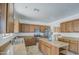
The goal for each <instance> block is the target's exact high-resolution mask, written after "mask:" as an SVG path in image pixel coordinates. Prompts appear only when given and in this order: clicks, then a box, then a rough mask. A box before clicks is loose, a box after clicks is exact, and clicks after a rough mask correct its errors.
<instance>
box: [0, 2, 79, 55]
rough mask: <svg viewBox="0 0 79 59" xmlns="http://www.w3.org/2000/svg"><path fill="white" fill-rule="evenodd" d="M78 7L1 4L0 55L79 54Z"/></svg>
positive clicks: (72, 5) (42, 4) (46, 4)
mask: <svg viewBox="0 0 79 59" xmlns="http://www.w3.org/2000/svg"><path fill="white" fill-rule="evenodd" d="M78 6H79V4H73V3H71V4H66V3H64V4H62V3H58V4H57V3H55V4H53V3H50V4H48V3H45V4H44V3H41V4H40V3H37V4H36V3H0V55H78V54H79V33H78V32H79V28H78V27H79V17H78V16H79V14H78V13H79V11H78V10H79V8H78ZM66 10H67V11H66ZM60 14H61V15H60Z"/></svg>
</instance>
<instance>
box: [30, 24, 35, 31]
mask: <svg viewBox="0 0 79 59" xmlns="http://www.w3.org/2000/svg"><path fill="white" fill-rule="evenodd" d="M35 28H36V26H35V25H33V24H30V32H34V30H35Z"/></svg>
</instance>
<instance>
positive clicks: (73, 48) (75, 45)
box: [69, 40, 78, 53]
mask: <svg viewBox="0 0 79 59" xmlns="http://www.w3.org/2000/svg"><path fill="white" fill-rule="evenodd" d="M77 48H78V42H77V41H75V40H71V41H70V48H69V49H70V51H73V52H75V53H77Z"/></svg>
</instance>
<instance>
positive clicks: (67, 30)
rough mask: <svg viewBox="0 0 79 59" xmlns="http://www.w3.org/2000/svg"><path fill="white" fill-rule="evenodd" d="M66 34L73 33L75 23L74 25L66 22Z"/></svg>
mask: <svg viewBox="0 0 79 59" xmlns="http://www.w3.org/2000/svg"><path fill="white" fill-rule="evenodd" d="M66 32H73V23H72V21H70V22H66Z"/></svg>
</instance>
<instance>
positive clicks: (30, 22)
mask: <svg viewBox="0 0 79 59" xmlns="http://www.w3.org/2000/svg"><path fill="white" fill-rule="evenodd" d="M19 22H20V23H25V24H36V25H49V23H44V22H35V21H28V20H24V19H21V20H19Z"/></svg>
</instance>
